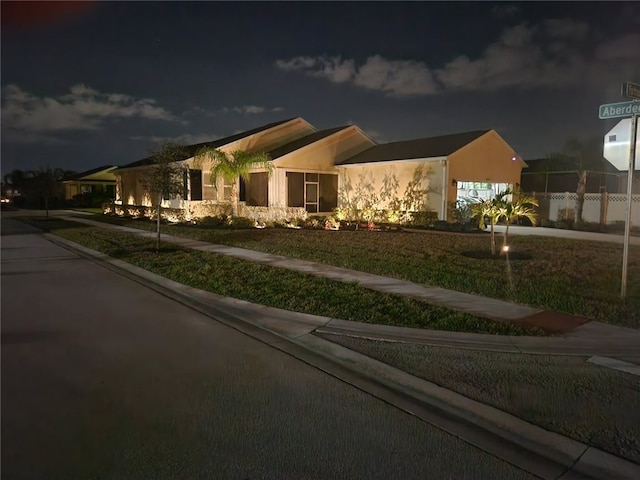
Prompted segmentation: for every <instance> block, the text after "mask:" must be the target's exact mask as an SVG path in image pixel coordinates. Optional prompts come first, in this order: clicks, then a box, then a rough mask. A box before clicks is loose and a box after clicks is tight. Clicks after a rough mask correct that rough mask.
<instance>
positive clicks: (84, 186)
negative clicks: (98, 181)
mask: <svg viewBox="0 0 640 480" xmlns="http://www.w3.org/2000/svg"><path fill="white" fill-rule="evenodd" d="M80 191H81V192H82V193H91V192H92V191H93V189H92V188H91V185H88V184H86V183H83V184H82V185H80Z"/></svg>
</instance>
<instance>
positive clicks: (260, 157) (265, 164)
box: [195, 147, 273, 217]
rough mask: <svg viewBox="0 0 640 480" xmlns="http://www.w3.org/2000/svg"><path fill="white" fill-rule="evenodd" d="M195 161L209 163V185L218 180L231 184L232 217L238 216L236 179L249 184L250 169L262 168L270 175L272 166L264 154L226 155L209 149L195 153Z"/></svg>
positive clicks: (240, 153)
mask: <svg viewBox="0 0 640 480" xmlns="http://www.w3.org/2000/svg"><path fill="white" fill-rule="evenodd" d="M195 158H196V159H197V160H199V161H202V160H209V161H210V162H211V183H213V184H214V185H215V184H216V183H217V181H218V179H219V178H224V179H225V180H226V181H228V182H231V208H232V216H233V217H237V216H238V179H240V178H242V179H243V180H244V181H245V182H247V183H248V182H249V180H250V178H251V175H250V172H251V169H252V168H263V169H265V170H266V171H267V174H268V175H270V174H271V172H272V170H273V165H272V164H271V162H270V161H269V156H268V155H267V154H266V153H264V152H253V153H249V152H245V151H242V150H236V151H234V152H231V153H230V154H227V153H225V152H223V151H221V150H216V149H215V148H211V147H203V148H201V149H200V150H198V152H197V153H196V157H195Z"/></svg>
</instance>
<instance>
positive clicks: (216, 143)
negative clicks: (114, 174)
mask: <svg viewBox="0 0 640 480" xmlns="http://www.w3.org/2000/svg"><path fill="white" fill-rule="evenodd" d="M294 119H295V117H294V118H288V119H286V120H281V121H279V122H274V123H269V124H267V125H263V126H261V127H257V128H254V129H251V130H247V131H245V132H240V133H236V134H235V135H230V136H228V137H224V138H220V139H218V140H213V141H211V142H203V143H196V144H195V145H187V146H185V151H186V152H187V155H188V156H185V157H184V160H186V159H188V158H191V157H193V156H194V155H195V153H196V152H197V151H198V150H199V149H200V148H202V147H211V148H219V147H222V146H224V145H226V144H228V143H232V142H235V141H237V140H240V139H242V138H244V137H248V136H249V135H254V134H256V133H260V132H262V131H264V130H268V129H270V128H273V127H277V126H278V125H282V124H283V123H287V122H290V121H291V120H294ZM151 164H153V159H152V158H151V157H147V158H143V159H142V160H137V161H135V162H132V163H128V164H126V165H122V166H120V167H118V170H123V169H125V168H134V167H142V166H145V165H151Z"/></svg>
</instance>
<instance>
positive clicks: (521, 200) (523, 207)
mask: <svg viewBox="0 0 640 480" xmlns="http://www.w3.org/2000/svg"><path fill="white" fill-rule="evenodd" d="M510 193H511V192H509V191H508V190H507V192H503V193H502V194H500V195H502V196H501V197H500V195H499V196H498V197H500V199H499V200H498V213H499V217H498V218H504V219H505V224H506V228H505V230H504V237H503V239H502V246H503V247H505V246H506V245H507V238H508V236H509V225H510V224H511V222H512V221H513V220H515V219H516V218H518V217H525V218H528V219H529V221H531V224H532V225H533V226H534V227H535V225H536V223H537V221H538V213H537V212H536V210H535V209H534V208H533V207H537V206H538V200H536V199H535V198H533V197H528V196H526V195H518V196H517V198H516V200H512V201H509V200H506V198H505V197H506V195H507V194H510ZM498 197H496V198H498Z"/></svg>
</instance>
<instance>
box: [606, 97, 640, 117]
mask: <svg viewBox="0 0 640 480" xmlns="http://www.w3.org/2000/svg"><path fill="white" fill-rule="evenodd" d="M638 114H640V102H637V101H635V100H631V101H629V102H619V103H606V104H604V105H600V110H599V111H598V117H600V118H601V119H602V120H606V119H607V118H619V117H630V116H631V115H638Z"/></svg>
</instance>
